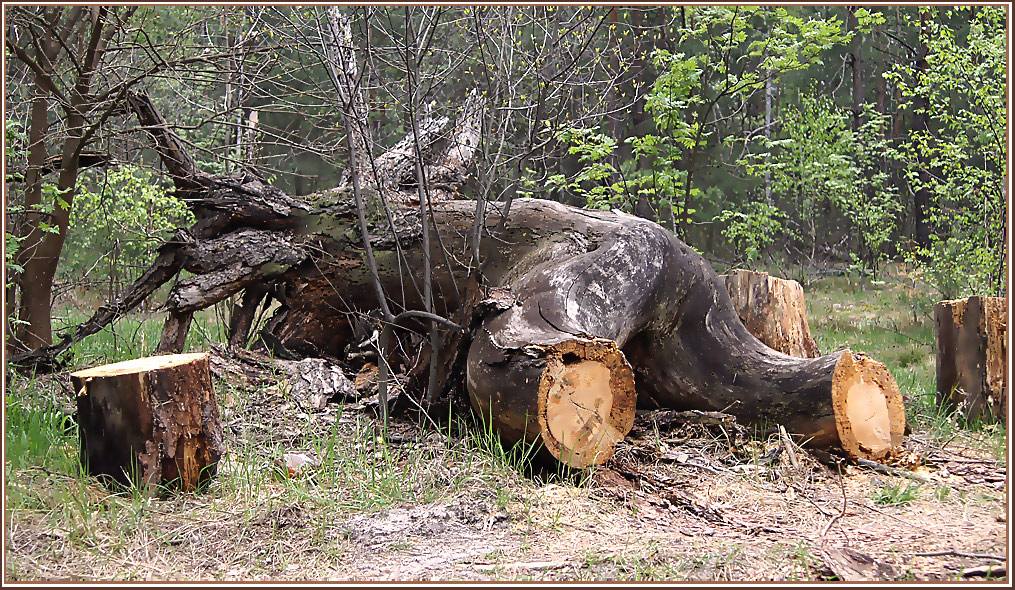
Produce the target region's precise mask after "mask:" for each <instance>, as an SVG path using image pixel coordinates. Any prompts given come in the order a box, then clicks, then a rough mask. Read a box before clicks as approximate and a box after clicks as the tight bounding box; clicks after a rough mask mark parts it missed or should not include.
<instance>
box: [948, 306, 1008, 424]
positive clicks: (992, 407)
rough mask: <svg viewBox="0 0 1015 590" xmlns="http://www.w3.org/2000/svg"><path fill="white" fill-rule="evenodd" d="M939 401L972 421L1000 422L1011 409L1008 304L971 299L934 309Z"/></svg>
mask: <svg viewBox="0 0 1015 590" xmlns="http://www.w3.org/2000/svg"><path fill="white" fill-rule="evenodd" d="M934 327H935V345H936V349H937V355H936V368H937V392H938V399H939V400H941V401H942V402H944V403H946V404H948V405H950V406H952V407H954V408H956V409H958V411H959V413H960V414H962V415H963V416H965V417H966V418H967V419H970V420H975V419H987V420H999V419H1003V418H1004V417H1005V416H1006V415H1007V407H1008V396H1007V393H1008V355H1007V350H1006V343H1007V339H1006V336H1007V332H1008V301H1007V300H1006V299H1004V298H1003V297H969V298H967V299H952V300H947V301H940V302H938V303H937V304H936V305H935V306H934Z"/></svg>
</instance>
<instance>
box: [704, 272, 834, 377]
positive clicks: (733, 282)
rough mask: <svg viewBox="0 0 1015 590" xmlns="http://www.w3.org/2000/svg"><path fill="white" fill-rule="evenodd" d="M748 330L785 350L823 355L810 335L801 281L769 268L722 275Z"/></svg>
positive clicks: (775, 346)
mask: <svg viewBox="0 0 1015 590" xmlns="http://www.w3.org/2000/svg"><path fill="white" fill-rule="evenodd" d="M719 276H720V277H721V278H722V279H723V281H724V282H725V284H726V289H727V291H728V292H729V295H730V300H732V301H733V307H734V308H735V309H736V311H737V316H738V317H739V318H740V321H742V322H743V323H744V325H745V326H746V327H747V331H748V332H750V333H751V334H753V335H754V336H755V337H757V339H758V340H761V341H762V342H764V343H765V345H766V346H768V347H770V348H774V349H775V350H778V351H779V352H781V353H783V354H788V355H790V356H798V357H803V358H816V357H818V356H821V353H819V352H818V344H817V342H815V341H814V337H813V336H811V329H810V326H809V325H808V324H807V311H806V306H805V305H804V290H803V287H801V286H800V283H798V282H796V281H792V280H788V279H780V278H778V277H773V276H771V275H769V274H768V273H766V272H753V271H749V270H734V271H732V272H730V273H728V274H724V275H719Z"/></svg>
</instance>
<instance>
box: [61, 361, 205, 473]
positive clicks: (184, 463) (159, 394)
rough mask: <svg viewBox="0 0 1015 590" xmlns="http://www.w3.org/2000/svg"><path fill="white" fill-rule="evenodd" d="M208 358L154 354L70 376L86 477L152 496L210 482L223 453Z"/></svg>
mask: <svg viewBox="0 0 1015 590" xmlns="http://www.w3.org/2000/svg"><path fill="white" fill-rule="evenodd" d="M208 357H209V355H208V354H207V353H196V354H175V355H164V356H154V357H148V358H142V359H135V360H130V361H124V362H120V363H114V364H111V365H104V366H101V367H95V368H92V369H86V370H83V371H78V372H76V373H72V374H71V381H72V383H73V384H74V390H75V391H77V403H78V424H79V433H80V438H81V461H82V464H83V465H85V467H86V468H87V470H88V472H89V473H90V474H92V475H98V476H108V477H111V478H112V479H113V480H115V481H118V482H120V483H123V484H127V485H137V486H139V487H142V488H145V489H147V490H148V491H154V490H155V489H157V488H159V487H162V486H164V487H166V488H177V489H180V490H182V491H185V492H189V491H193V490H195V489H197V488H198V487H199V486H203V485H204V484H206V483H207V482H208V481H209V480H210V479H211V477H213V476H214V475H215V472H216V465H217V463H218V460H219V458H220V457H221V455H222V428H221V426H220V424H219V410H218V404H217V402H216V400H215V393H214V390H213V389H212V385H211V372H210V370H209V360H208Z"/></svg>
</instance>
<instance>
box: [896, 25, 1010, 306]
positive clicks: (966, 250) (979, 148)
mask: <svg viewBox="0 0 1015 590" xmlns="http://www.w3.org/2000/svg"><path fill="white" fill-rule="evenodd" d="M920 10H921V11H931V10H939V11H940V10H944V11H945V12H944V14H945V16H948V17H951V16H962V17H964V19H965V20H967V22H968V23H969V26H968V31H967V32H966V34H965V35H964V38H963V35H961V34H960V32H959V31H957V30H956V29H955V28H953V27H951V26H949V25H948V24H946V23H944V22H941V21H942V20H943V19H938V18H928V19H927V21H926V34H924V35H922V41H923V43H924V44H925V46H926V49H927V57H926V67H924V68H921V67H919V66H920V64H919V63H917V64H914V63H912V62H903V63H899V64H896V65H895V67H894V69H893V70H892V71H891V72H889V73H887V74H886V75H885V77H886V78H887V79H888V80H889V81H891V82H893V83H894V84H895V86H896V87H897V88H898V89H899V91H900V92H901V93H902V95H903V97H904V99H905V101H906V102H905V103H904V104H902V105H901V108H902V109H903V110H904V111H907V112H908V113H911V114H913V115H923V116H925V117H926V118H927V121H928V125H927V128H925V129H916V130H914V131H913V132H912V133H911V134H910V135H909V136H908V137H906V138H904V139H903V141H902V142H901V144H900V146H899V153H900V160H899V161H900V162H901V163H903V164H904V169H903V172H904V174H905V179H906V182H907V183H908V186H909V188H910V190H911V191H912V192H914V193H915V192H917V191H919V190H926V191H928V192H929V194H930V195H931V201H932V203H931V211H930V212H929V220H930V222H931V224H932V226H933V233H934V234H935V237H934V238H932V241H931V244H930V245H929V247H926V248H917V249H915V250H914V251H913V252H911V253H910V254H909V260H910V261H911V262H912V263H914V264H916V265H917V266H918V267H919V268H921V269H922V270H924V271H925V272H926V277H927V279H928V280H930V281H931V283H932V285H934V286H935V288H937V289H938V290H939V292H940V293H941V294H942V295H943V296H944V297H947V298H954V297H961V296H965V295H971V294H974V293H981V294H983V293H986V294H992V295H1002V294H1004V293H1005V292H1006V290H1007V284H1006V280H1005V277H1006V276H1007V260H1006V254H1007V253H1006V237H1007V236H1006V233H1007V225H1006V215H1007V190H1006V185H1007V178H1006V175H1007V172H1008V168H1007V159H1008V149H1007V143H1006V137H1007V136H1006V133H1005V122H1006V120H1007V106H1006V100H1005V97H1006V89H1005V80H1006V79H1007V62H1008V59H1007V49H1006V43H1005V40H1006V34H1007V30H1006V25H1005V23H1006V15H1005V9H1004V8H1003V7H998V6H984V7H980V8H979V9H978V10H977V12H976V15H975V17H973V18H972V19H969V17H968V16H967V15H968V11H969V10H970V9H969V8H950V9H944V8H936V9H932V8H928V7H922V8H921V9H920ZM916 20H917V19H916V17H912V16H911V17H910V21H911V22H910V24H911V25H912V26H919V25H918V24H917V23H916Z"/></svg>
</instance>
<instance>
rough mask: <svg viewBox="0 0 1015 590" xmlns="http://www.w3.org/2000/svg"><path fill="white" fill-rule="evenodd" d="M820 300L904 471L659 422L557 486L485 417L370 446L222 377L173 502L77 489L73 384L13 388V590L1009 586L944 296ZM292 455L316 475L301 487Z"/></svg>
mask: <svg viewBox="0 0 1015 590" xmlns="http://www.w3.org/2000/svg"><path fill="white" fill-rule="evenodd" d="M805 291H806V293H807V305H808V316H809V320H810V323H811V329H812V331H813V333H814V335H815V337H816V339H817V341H818V345H819V347H820V348H821V350H822V352H830V351H832V350H835V349H837V348H839V347H841V346H845V345H846V344H849V345H850V347H851V348H852V349H853V350H855V351H864V352H867V353H868V354H869V355H870V356H872V357H874V358H877V359H879V360H882V361H884V362H886V363H887V365H888V367H889V369H890V370H891V371H892V372H893V374H894V376H895V377H896V379H897V381H898V382H899V384H900V386H901V388H902V390H903V392H904V394H905V395H906V401H907V412H908V418H909V422H910V424H911V426H912V433H911V434H910V435H909V436H907V437H906V452H905V453H903V454H902V455H900V456H899V457H898V458H897V460H896V461H895V464H896V465H897V467H896V469H895V470H893V471H891V472H890V473H881V472H875V471H872V470H870V469H868V468H866V467H863V466H858V465H854V464H849V463H846V462H842V461H837V460H836V459H835V458H834V457H830V456H828V455H823V454H820V453H817V452H811V451H809V450H808V449H806V448H799V447H796V446H795V445H789V444H787V443H785V442H783V441H782V440H781V439H780V438H779V436H778V435H776V434H766V433H765V432H762V431H748V430H746V429H744V428H742V427H740V426H738V425H736V424H731V423H728V422H727V423H718V424H716V423H709V422H707V421H704V420H696V419H694V418H693V417H688V416H682V417H680V419H677V420H673V419H672V418H673V416H670V418H671V419H669V420H665V419H663V418H665V417H666V416H662V415H658V414H643V415H641V416H640V417H639V421H638V425H637V426H636V428H635V429H634V430H633V431H632V432H631V434H630V435H629V436H628V437H627V439H626V440H625V441H623V442H622V443H621V445H620V447H619V448H618V451H617V454H616V455H615V457H614V458H613V459H611V460H610V461H609V462H608V463H607V464H606V465H604V466H601V467H599V468H596V469H591V470H584V471H572V472H562V471H559V470H556V469H554V468H548V467H545V466H543V467H540V466H538V465H537V466H532V465H531V464H530V463H528V462H526V461H524V459H523V458H522V455H525V454H527V451H528V450H529V449H524V448H514V449H508V448H504V447H503V446H502V444H501V442H500V440H499V439H498V438H497V437H496V436H493V435H491V434H490V433H489V432H487V431H485V430H484V429H483V428H482V427H481V426H478V425H476V424H475V423H472V422H470V421H464V420H454V421H452V423H451V424H450V425H443V426H440V427H438V428H423V429H421V428H419V427H417V426H416V425H414V424H406V423H398V422H396V423H394V424H393V426H392V431H391V436H390V442H389V443H388V444H379V443H378V439H377V436H376V434H377V432H376V426H375V424H376V423H375V420H374V419H373V416H372V415H371V414H370V413H369V412H368V411H365V410H363V409H362V408H361V406H359V405H356V406H353V405H348V406H344V405H341V404H337V403H332V404H329V405H328V406H327V407H326V408H325V409H324V410H322V411H319V412H305V411H303V410H301V409H300V408H299V406H298V405H296V404H295V402H294V400H292V399H290V398H289V396H288V395H287V393H286V392H285V391H284V390H279V388H277V387H254V388H243V387H238V386H236V385H235V384H231V383H227V382H224V381H220V382H218V383H217V389H218V399H219V403H220V405H221V408H222V421H223V425H224V427H225V430H226V437H227V453H226V455H225V457H224V458H223V460H222V461H221V462H220V468H219V473H218V475H217V477H216V478H215V480H214V481H213V483H212V484H211V486H210V487H209V489H207V490H205V491H203V492H201V493H194V494H176V495H170V496H168V497H165V498H161V499H159V498H151V497H148V496H146V495H145V494H142V493H140V492H138V491H137V490H127V491H125V492H120V493H113V492H111V491H110V490H109V489H107V488H105V487H103V486H102V485H101V484H99V483H98V482H97V481H95V480H94V479H93V478H89V477H87V476H85V475H82V474H81V473H80V467H79V465H78V462H77V459H76V457H77V445H78V442H77V438H76V435H75V432H74V429H73V425H72V424H69V423H68V421H67V420H66V418H65V415H66V412H65V410H64V408H66V407H67V406H68V405H69V404H70V400H71V397H70V394H69V391H68V389H69V388H68V387H67V385H66V378H65V376H61V375H55V376H46V377H38V378H35V379H26V378H14V379H12V380H11V381H9V382H8V392H7V400H6V411H7V420H6V437H5V442H6V446H5V462H4V472H5V478H6V480H5V484H6V487H5V492H6V494H5V521H4V526H5V531H4V577H5V580H6V581H15V580H71V579H72V580H170V579H171V580H364V581H366V580H554V581H564V580H584V581H593V580H741V581H750V580H915V581H922V580H926V581H930V580H934V581H937V580H963V579H966V580H980V581H982V580H988V579H990V580H999V579H1007V573H1006V570H1005V566H1006V561H1005V558H1006V556H1007V554H1008V547H1009V545H1008V539H1009V535H1008V522H1007V518H1008V513H1009V509H1008V506H1009V505H1008V503H1007V489H1008V488H1007V481H1008V479H1007V463H1008V462H1007V457H1008V447H1007V430H1006V428H1005V426H1004V425H1000V424H997V425H995V424H975V425H969V424H962V423H960V421H959V420H958V419H957V418H956V417H955V416H953V415H951V414H949V413H948V412H946V411H944V410H942V409H940V408H938V407H937V405H936V402H935V401H934V400H935V395H934V383H933V373H934V357H933V321H932V319H931V315H930V314H931V309H932V306H933V301H934V300H933V297H932V295H931V294H929V293H928V292H927V290H926V289H925V288H924V287H921V286H920V284H919V281H918V280H916V278H915V277H912V276H910V275H907V274H906V273H905V272H902V271H899V270H898V269H895V270H894V271H893V272H891V273H889V275H888V276H886V277H885V278H884V282H883V283H873V284H872V283H871V282H870V281H867V280H859V279H856V278H852V279H851V278H848V277H834V278H825V279H822V280H820V281H815V282H813V283H812V284H809V285H806V286H805ZM156 329H157V328H156ZM137 334H138V332H137V331H135V332H134V337H135V340H136V338H137ZM195 347H197V348H200V343H199V342H198V343H197V344H195ZM80 358H81V359H82V362H85V361H90V359H91V357H89V356H88V355H86V354H82V355H80ZM107 360H118V359H115V358H110V359H107ZM8 378H9V379H11V377H8ZM285 453H301V454H303V455H304V456H312V457H313V458H314V459H315V460H316V462H317V463H318V464H317V466H316V467H312V468H306V469H302V470H298V471H297V472H296V473H295V474H294V475H293V474H290V473H289V472H288V471H286V470H283V469H279V468H277V464H278V462H279V461H280V460H281V459H282V457H283V455H284V454H285Z"/></svg>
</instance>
